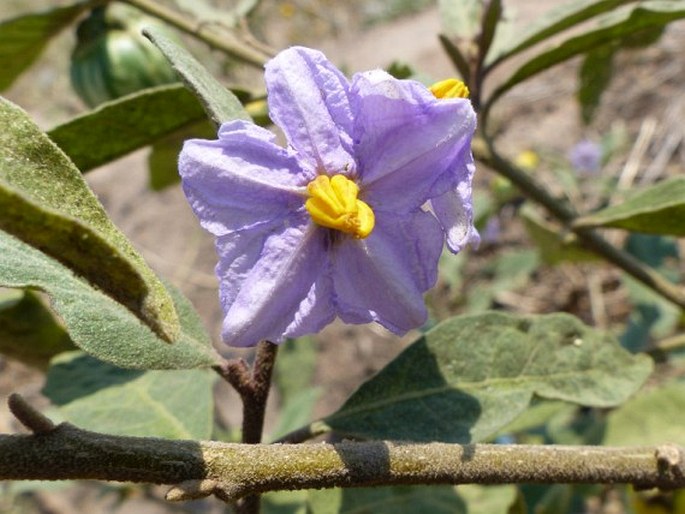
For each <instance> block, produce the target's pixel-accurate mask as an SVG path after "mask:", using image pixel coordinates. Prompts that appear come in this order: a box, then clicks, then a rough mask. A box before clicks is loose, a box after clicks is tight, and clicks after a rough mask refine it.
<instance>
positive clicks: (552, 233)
mask: <svg viewBox="0 0 685 514" xmlns="http://www.w3.org/2000/svg"><path fill="white" fill-rule="evenodd" d="M521 218H522V220H523V224H524V225H525V227H526V231H527V232H528V235H529V236H530V238H531V239H532V240H533V242H534V243H535V246H536V248H537V250H538V252H539V254H540V258H541V260H542V262H544V263H545V264H549V265H551V266H554V265H557V264H560V263H562V262H593V261H597V260H599V258H598V257H597V255H596V254H594V253H592V252H590V251H588V250H586V249H584V248H583V247H582V246H581V245H580V244H579V243H578V241H577V239H576V237H575V235H574V234H573V233H570V232H566V233H564V230H563V229H562V228H561V227H558V226H554V225H553V224H552V223H550V222H549V221H546V220H543V219H542V218H541V217H540V215H539V214H538V213H537V212H536V211H535V210H534V209H533V208H531V207H530V206H526V207H524V208H523V209H522V210H521Z"/></svg>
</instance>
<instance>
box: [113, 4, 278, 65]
mask: <svg viewBox="0 0 685 514" xmlns="http://www.w3.org/2000/svg"><path fill="white" fill-rule="evenodd" d="M120 1H122V2H124V3H127V4H129V5H132V6H133V7H136V8H138V9H140V10H141V11H143V12H146V13H147V14H149V15H151V16H154V17H156V18H159V19H160V20H162V21H164V22H166V23H168V24H169V25H171V26H173V27H176V28H177V29H179V30H181V31H183V32H185V33H187V34H190V35H191V36H194V37H196V38H197V39H200V40H201V41H203V42H204V43H206V44H207V45H208V46H210V47H211V48H214V49H216V50H220V51H222V52H224V53H225V54H226V55H228V56H230V57H233V58H234V59H237V60H239V61H241V62H244V63H245V64H249V65H250V66H253V67H255V68H259V69H262V68H263V67H264V63H265V62H266V61H267V59H268V58H269V57H272V56H271V55H270V54H268V53H266V52H264V50H263V49H262V48H261V47H260V48H259V49H257V48H254V47H253V46H250V45H248V44H247V43H245V42H243V41H241V40H239V39H238V38H237V37H236V36H235V35H234V34H231V33H230V32H228V31H227V30H222V31H221V32H220V33H217V30H216V28H213V25H211V24H209V23H203V22H202V21H200V22H198V21H197V20H194V19H192V18H191V17H188V16H186V15H184V14H182V13H179V12H178V11H175V10H173V9H169V8H168V7H166V6H164V5H161V4H159V3H158V2H155V1H154V0H120Z"/></svg>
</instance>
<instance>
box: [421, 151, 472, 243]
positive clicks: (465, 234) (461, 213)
mask: <svg viewBox="0 0 685 514" xmlns="http://www.w3.org/2000/svg"><path fill="white" fill-rule="evenodd" d="M457 160H458V161H459V162H457V163H455V166H454V167H453V168H452V174H453V176H454V180H456V182H457V186H456V187H454V188H453V189H451V190H449V191H447V192H446V193H442V194H441V195H438V196H435V197H433V198H432V199H431V207H432V209H433V213H434V214H435V216H436V217H437V218H438V221H439V222H440V225H442V228H443V230H444V231H445V235H446V236H447V237H446V243H447V248H449V249H450V251H451V252H452V253H457V252H459V251H461V250H462V248H464V247H465V246H466V245H471V246H473V247H478V244H479V243H480V236H479V235H478V231H477V230H476V227H474V226H473V197H472V191H471V183H472V181H473V173H474V172H475V171H476V165H475V164H474V162H473V156H472V155H471V152H470V151H469V152H468V156H467V157H466V159H462V158H461V157H459V158H458V159H457Z"/></svg>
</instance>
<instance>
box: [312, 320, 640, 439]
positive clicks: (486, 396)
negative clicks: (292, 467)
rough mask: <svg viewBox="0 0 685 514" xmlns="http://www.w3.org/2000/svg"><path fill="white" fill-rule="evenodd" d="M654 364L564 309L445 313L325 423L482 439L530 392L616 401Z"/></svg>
mask: <svg viewBox="0 0 685 514" xmlns="http://www.w3.org/2000/svg"><path fill="white" fill-rule="evenodd" d="M651 370H652V361H651V359H649V358H648V357H645V356H642V355H631V354H630V353H628V352H627V351H625V350H624V349H622V348H621V347H620V346H619V344H618V342H617V341H616V339H615V338H614V337H612V336H610V335H607V334H605V333H604V332H600V331H597V330H595V329H592V328H590V327H588V326H586V325H584V324H583V323H582V322H581V321H579V320H578V319H577V318H575V317H573V316H570V315H567V314H561V313H558V314H550V315H546V316H530V317H517V316H513V315H509V314H504V313H497V312H489V313H485V314H479V315H473V316H462V317H455V318H452V319H449V320H447V321H445V322H443V323H441V324H439V325H438V326H437V327H435V328H434V329H433V330H431V331H429V332H428V333H427V334H426V335H424V336H423V337H422V338H420V339H419V340H418V341H416V342H415V343H413V344H412V345H411V346H409V347H408V348H407V349H406V350H405V351H403V352H402V353H401V354H400V355H399V356H398V357H397V358H396V359H395V360H393V361H392V362H391V363H390V364H389V365H388V366H386V367H385V368H384V369H383V370H381V371H380V372H379V373H378V374H377V375H376V376H374V377H372V378H371V379H370V380H369V381H367V382H366V383H364V384H363V385H362V386H361V387H360V388H359V389H358V390H357V391H356V392H355V393H353V394H352V396H351V397H350V398H349V399H348V400H347V402H346V403H345V404H344V405H343V406H342V407H341V408H340V410H338V411H337V412H335V413H334V414H331V415H330V416H328V417H326V418H324V420H323V421H324V422H325V423H326V425H327V426H328V427H330V428H331V429H333V430H335V431H336V432H339V433H341V434H345V435H351V436H354V437H360V438H373V439H400V440H412V441H444V442H459V443H466V442H473V441H482V440H483V439H485V438H487V437H488V436H490V435H491V434H493V433H495V432H496V431H497V430H499V429H500V428H502V427H503V426H505V425H506V424H507V423H509V422H511V421H512V420H513V419H515V418H516V417H517V416H518V415H520V414H521V413H522V412H523V411H524V410H525V409H526V408H527V407H528V405H529V404H530V402H531V400H532V398H533V397H534V395H537V396H538V397H541V398H547V399H558V400H565V401H569V402H574V403H579V404H582V405H588V406H597V407H609V406H613V405H618V404H620V403H622V402H623V401H625V400H626V399H627V398H628V397H629V396H630V395H631V394H633V393H634V392H635V391H636V390H637V389H638V388H639V387H640V386H641V385H642V383H643V382H644V381H645V379H646V378H647V377H648V375H649V374H650V372H651Z"/></svg>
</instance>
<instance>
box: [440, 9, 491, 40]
mask: <svg viewBox="0 0 685 514" xmlns="http://www.w3.org/2000/svg"><path fill="white" fill-rule="evenodd" d="M438 9H439V12H440V19H441V20H442V26H443V27H444V32H445V34H447V35H448V36H450V37H457V38H459V39H462V40H466V39H473V38H474V37H475V36H476V35H477V34H478V33H479V32H480V30H481V20H482V18H483V1H482V0H459V1H457V2H455V1H454V0H438Z"/></svg>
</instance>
